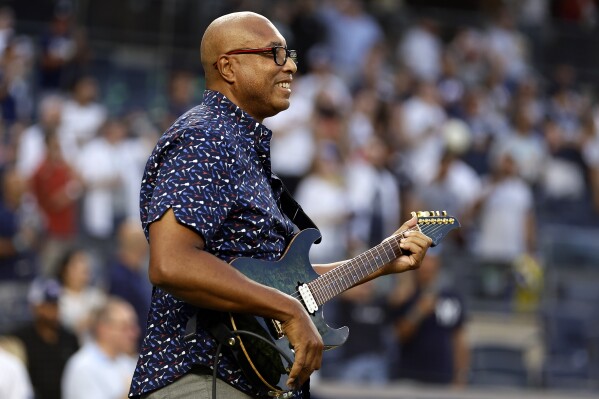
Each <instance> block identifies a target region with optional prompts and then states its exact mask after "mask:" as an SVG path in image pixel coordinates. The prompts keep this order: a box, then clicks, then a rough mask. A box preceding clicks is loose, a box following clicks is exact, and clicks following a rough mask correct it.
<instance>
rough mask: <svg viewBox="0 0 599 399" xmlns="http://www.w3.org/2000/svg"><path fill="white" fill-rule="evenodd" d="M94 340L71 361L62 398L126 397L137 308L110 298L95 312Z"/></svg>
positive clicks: (97, 398)
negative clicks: (134, 308)
mask: <svg viewBox="0 0 599 399" xmlns="http://www.w3.org/2000/svg"><path fill="white" fill-rule="evenodd" d="M92 331H93V340H92V341H90V342H87V343H86V344H85V345H84V346H83V347H81V349H79V350H78V351H77V352H76V353H75V354H74V355H73V356H72V357H71V358H70V359H69V361H68V363H67V365H66V368H65V371H64V375H63V378H62V389H63V396H62V399H81V398H94V399H122V398H125V397H127V392H128V390H129V385H130V384H131V377H132V376H133V370H135V360H136V358H134V357H133V356H132V355H133V354H134V353H135V351H136V348H137V347H136V345H137V339H138V335H139V330H138V328H137V319H136V317H135V311H134V310H133V308H132V307H131V305H129V304H128V303H127V302H125V301H124V300H121V299H116V298H109V299H108V300H107V302H106V304H104V305H103V306H102V307H101V308H100V309H99V310H98V311H97V313H96V315H95V317H94V322H93V328H92Z"/></svg>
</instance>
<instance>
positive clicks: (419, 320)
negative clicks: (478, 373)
mask: <svg viewBox="0 0 599 399" xmlns="http://www.w3.org/2000/svg"><path fill="white" fill-rule="evenodd" d="M440 267H441V259H440V257H439V254H438V253H429V254H427V256H426V258H425V259H424V260H423V262H422V265H421V267H420V268H419V269H418V270H417V271H416V272H415V273H414V274H413V277H414V284H413V285H410V284H406V286H407V288H405V289H404V292H406V293H407V294H406V298H405V300H404V301H403V302H402V303H401V304H400V305H399V306H397V307H396V308H395V309H392V310H391V312H390V313H391V317H392V319H393V323H394V325H395V331H396V334H397V338H398V339H399V348H398V349H399V365H396V366H394V367H392V373H391V374H392V378H398V379H408V380H413V381H419V382H424V383H431V384H442V385H454V386H463V385H465V384H466V383H467V377H468V371H469V363H470V354H469V350H468V344H467V341H466V328H465V324H466V310H465V308H464V302H463V301H462V299H461V297H460V296H459V295H458V294H457V293H455V292H453V291H452V290H451V289H448V288H447V287H441V286H439V280H440V276H439V273H440V270H439V268H440ZM402 283H404V284H405V282H404V281H402ZM400 288H401V285H400Z"/></svg>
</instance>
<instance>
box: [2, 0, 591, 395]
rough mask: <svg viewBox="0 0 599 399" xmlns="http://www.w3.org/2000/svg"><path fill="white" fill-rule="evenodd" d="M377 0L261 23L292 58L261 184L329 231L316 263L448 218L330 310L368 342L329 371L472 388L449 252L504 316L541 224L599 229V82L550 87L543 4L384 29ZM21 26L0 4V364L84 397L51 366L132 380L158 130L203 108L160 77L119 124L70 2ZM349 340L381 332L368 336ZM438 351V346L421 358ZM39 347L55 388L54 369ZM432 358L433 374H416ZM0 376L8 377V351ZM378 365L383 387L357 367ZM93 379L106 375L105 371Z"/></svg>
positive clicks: (422, 17)
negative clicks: (268, 169) (42, 22)
mask: <svg viewBox="0 0 599 399" xmlns="http://www.w3.org/2000/svg"><path fill="white" fill-rule="evenodd" d="M229 3H230V4H229V5H230V6H231V8H235V6H236V3H235V2H229ZM556 3H557V4H558V5H559V4H565V3H567V2H556ZM574 3H576V4H578V5H579V8H580V9H578V10H577V9H575V7H574V6H572V7H570V8H568V7H565V6H564V7H563V9H564V10H563V12H564V14H567V15H568V16H570V15H575V16H576V18H578V19H576V18H575V21H574V22H572V23H573V24H581V25H585V26H586V25H589V24H592V23H593V21H594V20H595V18H596V15H597V12H598V10H597V6H596V3H594V2H592V1H588V2H584V1H580V2H574ZM59 4H63V2H60V3H59ZM377 4H378V6H379V7H378V8H377V12H376V13H375V12H371V10H370V9H369V8H368V7H367V5H372V4H370V3H365V2H362V1H358V0H335V1H320V2H316V1H288V2H274V3H273V4H270V6H271V7H268V10H267V11H265V10H257V11H261V12H263V13H264V14H265V15H267V16H268V17H269V18H271V20H273V22H274V23H275V25H276V26H277V27H278V29H279V30H280V31H281V33H282V34H283V36H285V37H286V39H287V42H288V44H289V47H290V48H296V49H297V50H298V53H299V64H298V68H299V72H298V73H297V75H296V76H294V81H293V85H292V98H291V106H290V108H289V109H288V110H287V111H285V112H282V113H280V114H279V115H277V116H275V117H272V118H269V119H267V120H265V125H267V126H268V127H269V128H271V129H272V130H273V131H274V137H275V138H274V139H273V142H272V163H273V170H274V171H275V172H276V173H278V174H279V176H280V177H281V178H282V179H283V181H284V182H285V183H286V185H287V186H288V188H289V189H290V191H292V192H293V193H294V195H295V198H296V199H297V200H298V202H299V203H300V204H301V205H302V206H303V208H304V210H305V211H306V212H307V213H308V214H309V215H310V216H311V217H312V219H313V220H314V221H315V223H316V224H317V225H318V226H319V228H320V231H321V233H322V235H323V240H322V243H321V244H319V245H315V246H314V247H313V249H312V252H311V258H312V261H314V262H315V263H321V262H328V261H332V260H337V259H340V258H347V257H352V256H356V255H358V254H360V253H361V252H363V251H365V250H367V249H369V248H371V247H372V246H374V245H376V244H378V243H379V242H380V241H381V240H383V239H384V238H385V237H388V236H389V235H390V234H392V233H393V232H394V231H395V230H396V229H397V228H398V227H399V226H400V225H401V223H402V222H403V221H405V220H406V219H408V218H409V217H410V212H411V211H414V210H446V211H447V212H448V213H449V214H450V215H452V216H454V217H456V218H457V219H458V220H459V221H460V223H461V225H462V228H461V229H460V230H459V231H457V232H454V233H452V234H451V235H450V236H448V237H447V238H446V239H445V241H444V242H443V244H442V245H441V246H440V248H436V249H435V250H434V251H431V252H433V253H432V254H431V256H430V262H429V261H427V263H431V265H427V266H424V267H423V270H422V271H421V272H419V273H418V274H416V273H413V274H411V275H407V276H405V277H404V276H402V279H401V283H400V281H399V280H398V281H396V280H393V279H389V280H383V281H382V282H376V283H372V284H367V285H364V287H361V288H360V289H359V290H358V289H357V290H355V291H354V292H353V293H351V294H350V293H347V294H344V295H342V296H341V298H338V299H336V300H334V301H333V303H331V308H332V309H331V310H332V311H331V314H332V316H333V318H334V319H338V322H339V324H349V325H350V327H351V328H352V329H353V330H355V331H356V333H354V335H355V336H356V337H358V338H357V339H356V338H354V340H351V339H350V342H348V344H347V345H346V348H345V349H343V350H340V351H339V353H338V354H337V355H335V356H334V357H333V358H331V362H335V364H337V366H336V367H335V371H334V372H331V373H330V375H329V377H330V378H334V379H346V380H353V381H355V380H357V379H358V380H359V379H364V380H369V381H372V382H386V381H389V380H390V379H395V378H410V379H415V380H421V381H430V382H440V383H455V384H460V385H463V384H466V383H467V382H468V374H467V372H468V366H469V360H468V353H467V352H468V351H467V348H466V347H467V346H468V345H467V342H465V341H464V340H465V337H464V330H463V328H462V327H463V325H464V323H465V321H466V320H467V317H466V316H467V313H466V309H465V302H464V300H463V298H460V296H459V295H457V294H456V292H453V291H455V290H453V291H452V290H448V287H442V286H441V284H440V282H439V278H438V276H437V275H438V274H439V269H442V264H443V259H444V256H443V255H444V254H445V253H448V252H453V253H455V252H459V253H461V254H467V256H469V257H471V258H472V259H475V261H476V262H477V264H478V265H479V266H480V267H481V270H483V271H484V273H482V274H481V276H482V277H481V278H480V280H478V281H477V282H476V284H477V287H476V289H477V292H478V293H480V295H482V296H484V297H487V298H493V299H495V300H498V301H505V302H506V303H511V301H513V299H514V296H515V289H516V286H517V284H518V283H520V284H522V281H523V280H524V283H523V284H524V285H525V286H527V287H528V288H530V289H531V290H534V289H537V288H538V287H536V286H535V285H534V281H533V280H534V277H530V276H531V275H533V276H535V275H539V274H542V268H543V256H544V254H543V253H542V251H541V250H540V246H539V245H538V243H539V235H540V234H541V232H542V229H543V228H544V226H547V225H550V224H555V225H571V226H585V227H589V226H590V227H594V228H599V102H598V101H597V97H596V94H597V93H596V88H595V87H589V85H587V84H585V82H582V81H580V80H579V79H578V76H577V68H576V65H571V64H568V63H560V64H556V65H555V66H554V68H552V70H551V71H550V73H541V71H540V68H539V65H535V63H534V62H533V51H534V50H535V48H534V47H533V43H534V40H535V37H532V36H530V35H529V34H528V33H525V32H528V31H529V30H526V29H523V28H522V20H521V18H522V16H523V15H527V16H528V17H529V21H528V22H529V23H530V24H532V23H533V22H532V21H533V20H534V18H533V17H534V16H544V18H547V17H546V13H547V7H549V2H548V1H532V0H531V1H523V2H516V4H517V5H516V6H511V7H510V6H509V5H513V4H512V3H510V2H506V3H505V4H507V5H508V6H498V7H496V8H495V9H493V12H492V13H490V14H489V16H488V18H487V19H485V23H484V24H480V25H478V26H475V25H467V24H465V25H460V26H452V27H451V29H448V27H447V26H444V24H443V20H442V19H439V18H435V17H431V16H430V15H427V14H426V13H418V12H411V13H409V15H410V18H406V19H402V20H401V21H395V22H394V21H390V19H389V18H384V17H383V16H384V11H385V9H384V7H385V5H386V6H387V7H390V8H392V10H390V11H389V12H391V11H393V12H394V13H395V14H393V15H396V12H397V10H396V9H395V8H394V7H398V6H397V5H393V2H380V3H377ZM237 6H238V7H240V6H239V5H237ZM535 7H536V8H535ZM535 10H536V11H535ZM409 11H410V10H409V9H406V12H409ZM18 17H19V16H18V15H15V13H14V12H13V11H12V10H11V9H10V8H7V7H4V8H2V9H0V115H1V118H0V122H1V123H0V179H1V183H2V184H1V186H0V287H2V288H0V296H2V301H0V334H5V335H6V337H7V338H6V339H5V340H4V341H5V345H3V346H2V347H4V348H12V350H11V351H6V350H5V351H4V352H3V350H1V349H0V356H4V354H5V352H12V353H13V354H14V353H16V354H17V356H19V354H20V357H21V359H24V360H25V362H26V364H27V365H28V366H27V371H28V373H29V375H28V377H29V378H30V379H31V382H32V383H33V387H34V389H35V391H36V395H37V396H35V398H36V399H47V398H56V399H60V389H61V388H60V387H61V378H62V388H63V396H62V397H63V398H76V397H84V396H77V393H76V392H77V391H76V389H77V385H85V384H83V381H86V380H85V379H84V378H85V377H84V376H80V377H73V376H71V377H69V378H66V377H64V375H61V374H62V370H63V369H65V367H66V370H67V371H68V370H71V371H70V374H73V373H74V372H75V371H74V370H85V365H89V364H90V363H93V360H90V359H94V356H93V353H94V351H104V352H105V353H106V356H108V357H109V358H110V359H112V360H111V361H112V362H113V363H114V364H113V369H112V370H113V371H114V370H117V369H118V370H119V372H121V371H120V370H122V369H124V370H129V369H130V367H131V365H130V358H127V357H128V356H134V353H135V351H136V348H137V347H136V344H137V343H138V342H139V339H140V337H141V336H142V335H143V331H144V329H145V325H144V324H145V320H146V314H147V307H148V304H149V299H150V292H151V287H150V286H149V282H148V279H147V277H146V275H145V271H146V267H147V256H148V254H147V245H146V242H145V238H144V236H143V233H142V232H141V229H140V224H139V209H138V195H139V188H140V182H141V176H142V172H143V168H144V166H145V162H146V160H147V157H148V156H149V153H150V151H151V149H152V148H153V145H154V143H155V142H156V140H157V138H158V137H159V135H160V132H162V131H164V129H165V128H167V127H168V126H169V125H170V124H171V123H172V122H173V121H174V120H175V119H176V117H177V116H178V115H180V114H181V113H183V112H184V111H186V110H187V109H189V108H191V107H192V106H194V104H195V103H196V102H197V99H198V93H199V95H201V87H197V86H198V80H197V78H198V76H196V75H201V71H191V72H190V71H188V70H187V71H179V70H173V71H171V72H172V73H171V77H170V80H169V84H168V87H165V88H164V95H165V97H166V98H167V106H166V107H165V108H164V109H163V110H161V112H160V113H155V112H153V113H152V112H150V110H149V109H145V110H144V109H141V110H140V109H136V110H133V111H132V110H131V109H123V110H118V111H116V112H115V111H114V110H112V109H109V107H108V106H107V105H106V103H105V98H103V96H102V87H103V86H102V81H103V78H105V76H96V75H95V74H94V70H95V69H94V55H93V52H92V51H91V46H90V44H89V40H88V39H89V38H88V37H87V36H86V34H85V31H84V30H82V29H81V27H80V26H79V25H78V22H77V20H76V19H75V18H74V16H73V14H72V13H71V12H70V9H69V8H68V7H58V8H57V9H56V12H55V14H54V15H53V16H52V17H51V18H49V21H48V25H47V29H45V30H44V33H43V34H42V35H41V36H40V37H28V36H27V35H22V34H19V29H18V27H19V25H18V22H19V18H18ZM394 24H395V25H397V24H401V26H395V25H394ZM530 24H529V25H527V26H528V27H530V26H531V25H530ZM391 33H393V34H391ZM537 39H538V38H537ZM198 43H199V38H198ZM196 72H197V73H196ZM156 115H159V117H157V116H156ZM522 265H525V266H522ZM519 267H520V268H522V267H524V268H526V270H525V272H522V269H518V268H519ZM518 271H520V272H521V273H520V275H518ZM519 277H520V278H519ZM54 282H57V286H56V287H54V286H53V283H54ZM350 292H351V291H350ZM536 294H537V295H539V293H538V292H537V293H536ZM118 298H120V299H118ZM537 299H538V298H537ZM529 300H530V301H532V302H530V301H529V302H528V305H530V304H531V303H532V304H533V305H534V303H535V302H534V299H532V300H531V299H530V297H529ZM530 306H532V305H530ZM530 306H529V308H528V310H530ZM361 327H367V329H365V330H364V336H370V335H371V334H372V331H373V330H376V333H377V334H379V333H380V339H378V338H377V339H376V340H371V341H370V340H369V342H360V341H361V340H360V338H361V337H363V336H362V335H361V334H360V332H358V331H362V330H361ZM368 327H370V328H369V329H368ZM8 337H9V338H8ZM15 337H17V338H18V339H20V340H21V341H22V342H21V346H20V347H21V350H18V349H15V347H17V348H18V347H19V346H18V345H16V346H15ZM119 337H120V338H119ZM415 337H416V338H415ZM418 337H420V339H419V338H418ZM422 337H426V339H425V340H424V341H423V340H422V339H423V338H422ZM111 340H112V341H113V342H121V345H120V346H119V345H117V346H118V348H112V347H110V345H109V344H107V343H106V342H109V341H111ZM431 340H436V341H435V342H438V343H439V345H437V346H436V347H434V348H433V349H431V347H430V345H429V343H430V342H431ZM132 341H135V342H136V344H131V342H132ZM123 342H124V343H123ZM364 343H368V344H369V345H364ZM40 348H41V350H40ZM51 348H53V349H51ZM389 348H397V350H396V349H393V350H389ZM40 351H41V352H40ZM85 351H87V352H85ZM90 351H91V352H90ZM422 351H424V352H422ZM56 353H58V355H56ZM75 353H78V355H74V354H75ZM86 353H87V354H86ZM90 353H91V354H90ZM400 353H403V354H404V356H403V358H404V363H403V365H402V364H401V358H402V356H401V354H400ZM422 353H428V355H423V354H422ZM44 354H45V355H47V358H48V359H52V362H53V363H52V364H55V365H56V367H55V368H53V370H54V372H55V373H57V374H55V375H53V376H49V374H48V373H47V370H48V368H47V367H46V366H47V364H49V363H45V362H47V361H48V360H47V359H46V358H45V357H43V356H44ZM7 356H8V355H7ZM36 356H42V358H39V359H36ZM75 356H76V357H75ZM86 356H87V358H86ZM121 356H126V357H125V358H121ZM71 358H72V359H79V360H78V361H79V362H80V364H82V365H83V366H80V367H75V366H74V365H73V364H74V363H75V361H76V360H71ZM95 358H96V359H97V356H96V357H95ZM86 359H87V360H86ZM127 359H128V360H127ZM356 359H357V362H354V363H352V362H351V360H356ZM422 359H425V360H426V359H428V360H429V362H426V361H423V360H422ZM40 362H44V363H43V365H44V368H45V371H44V370H42V371H40V370H39V367H40V365H41V364H40ZM67 362H69V363H72V364H70V365H67ZM397 362H399V364H400V365H399V366H398V365H397V364H398V363H397ZM405 362H412V363H405ZM431 362H433V363H435V364H436V365H437V368H436V369H435V370H433V371H431V373H432V375H424V374H426V372H425V371H426V370H432V369H431V366H430V364H431ZM117 363H118V365H117ZM408 364H409V367H408V366H407V365H408ZM0 365H2V369H4V368H5V365H6V368H8V363H6V362H4V361H3V360H2V358H1V357H0ZM356 365H357V366H356ZM365 365H370V366H368V367H366V366H365ZM374 365H376V366H377V368H376V370H381V371H380V373H376V375H375V374H373V373H368V372H365V371H368V370H371V371H372V370H375V368H373V367H374ZM392 365H394V367H391V366H392ZM94 366H97V364H96V365H93V364H92V365H89V367H91V369H90V370H93V367H94ZM378 366H380V367H378ZM11 367H12V366H11ZM128 367H129V369H128ZM325 367H326V366H325ZM131 370H132V369H131ZM398 370H399V371H398ZM408 370H411V371H412V373H411V374H410V373H409V372H408ZM402 371H403V372H405V373H407V374H402ZM81 373H84V371H81ZM99 373H100V374H102V373H104V374H102V375H103V376H105V379H106V381H110V380H114V378H112V377H114V373H116V371H114V373H113V374H110V372H109V371H106V370H104V371H101V372H99ZM423 373H424V374H423ZM67 374H69V373H67ZM96 375H98V374H96ZM125 375H126V373H125ZM111 376H112V377H111ZM323 376H326V373H325V372H324V371H323ZM77 378H79V379H80V380H79V381H77ZM121 379H123V380H126V377H123V378H120V377H119V382H122V381H121ZM95 383H96V384H97V381H96V382H95ZM111 386H112V387H114V384H112V385H111ZM125 386H126V384H125V383H122V384H119V385H118V386H116V387H114V391H113V392H120V393H117V394H116V396H108V395H107V396H105V397H106V398H112V397H115V398H116V397H120V396H118V395H120V394H124V392H125V390H124V389H125V388H124V387H125ZM106 387H108V384H104V389H105V390H107V389H108V388H106ZM0 389H2V388H0ZM111 389H112V388H111ZM0 392H1V391H0ZM67 392H75V393H71V394H68V393H67ZM68 395H71V396H68ZM73 395H74V396H73ZM2 397H5V396H2ZM8 397H11V396H8ZM14 397H15V398H16V397H20V398H25V397H29V396H14ZM11 398H12V397H11Z"/></svg>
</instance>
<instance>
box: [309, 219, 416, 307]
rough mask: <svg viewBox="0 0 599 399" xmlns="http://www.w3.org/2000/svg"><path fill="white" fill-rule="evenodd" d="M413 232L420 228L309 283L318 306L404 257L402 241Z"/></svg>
mask: <svg viewBox="0 0 599 399" xmlns="http://www.w3.org/2000/svg"><path fill="white" fill-rule="evenodd" d="M412 230H418V227H413V228H411V229H408V230H406V231H403V232H401V233H398V234H396V235H393V236H391V237H389V238H387V239H385V240H384V241H383V242H381V243H380V244H379V245H377V246H375V247H374V248H371V249H369V250H368V251H366V252H363V253H361V254H360V255H358V256H356V257H355V258H352V259H350V260H348V261H346V262H344V263H342V264H341V265H339V266H337V267H336V268H334V269H332V270H330V271H328V272H327V273H325V274H323V275H321V276H320V277H318V278H316V279H314V280H312V281H311V282H310V283H308V286H309V287H310V291H311V292H312V295H313V296H314V299H315V300H316V302H317V303H318V305H319V306H321V305H323V304H324V303H325V302H327V301H329V300H330V299H332V298H334V297H335V296H337V295H339V294H341V293H342V292H344V291H346V290H348V289H349V288H351V287H353V286H354V285H356V284H357V283H359V282H360V281H362V280H363V279H364V278H366V277H367V276H370V275H371V274H373V273H374V272H376V271H377V270H379V269H380V268H382V267H383V266H384V265H385V264H387V263H389V262H390V261H392V260H393V259H396V258H397V257H398V256H400V255H402V253H403V251H402V249H401V247H400V245H399V244H400V241H401V239H402V238H403V237H404V233H406V232H408V231H412Z"/></svg>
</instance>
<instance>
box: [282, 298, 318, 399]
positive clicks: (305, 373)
mask: <svg viewBox="0 0 599 399" xmlns="http://www.w3.org/2000/svg"><path fill="white" fill-rule="evenodd" d="M297 304H298V309H297V311H296V312H295V313H294V315H293V316H292V317H291V318H289V319H288V320H286V321H284V322H283V331H284V332H285V335H287V338H288V339H289V342H290V343H291V345H292V346H293V350H294V352H295V361H294V362H293V366H292V367H291V372H290V373H289V379H288V380H287V385H288V386H289V387H290V388H293V389H298V388H300V387H301V386H302V385H303V384H304V382H306V381H307V380H308V378H309V377H310V375H311V374H312V372H314V370H318V369H320V365H321V361H322V351H323V350H324V344H323V342H322V337H321V336H320V334H319V333H318V330H317V329H316V326H315V325H314V323H313V322H312V319H311V318H310V316H309V315H308V313H307V312H306V310H305V309H304V307H303V305H302V304H301V303H300V302H299V301H298V302H297Z"/></svg>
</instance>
